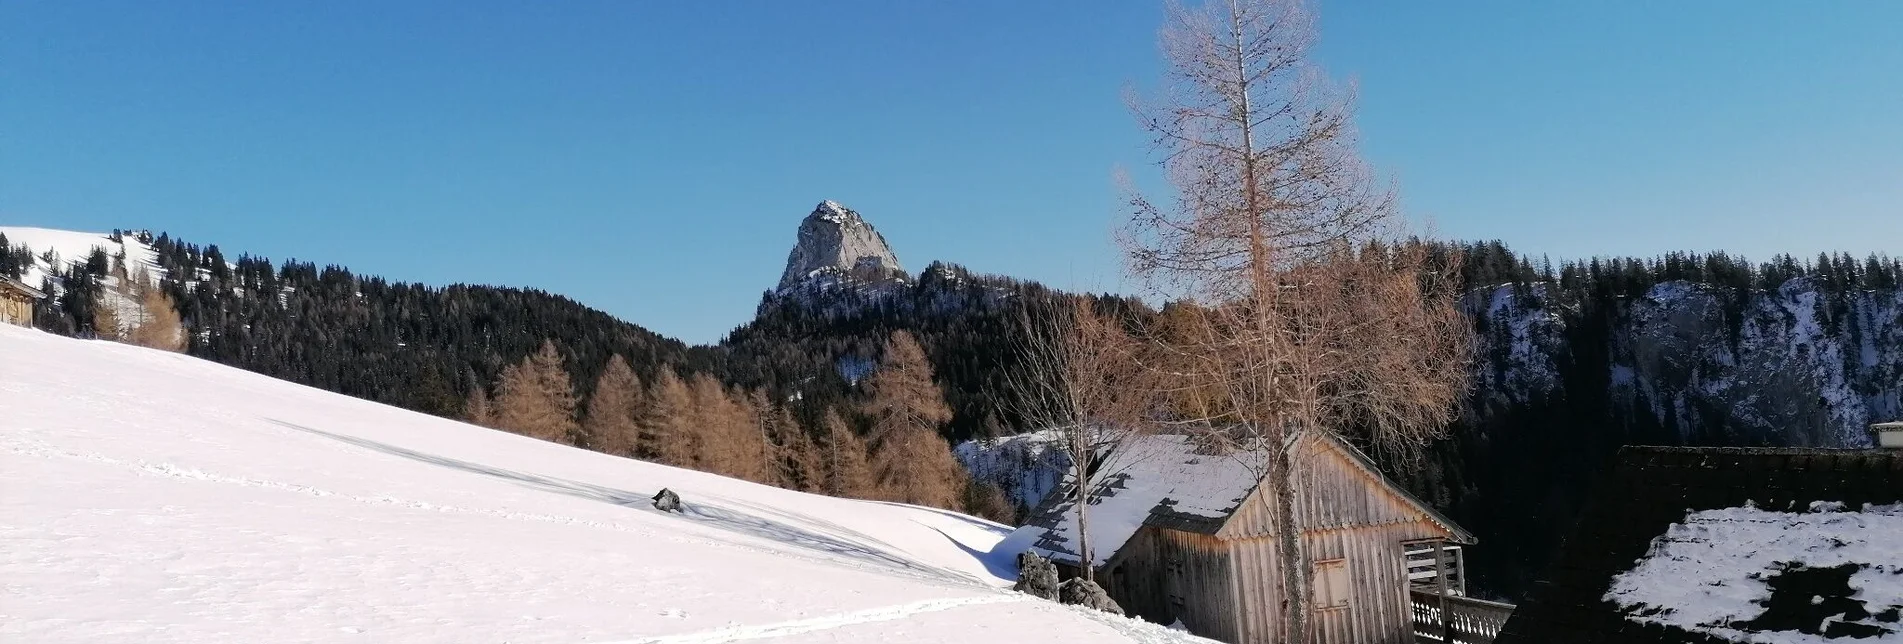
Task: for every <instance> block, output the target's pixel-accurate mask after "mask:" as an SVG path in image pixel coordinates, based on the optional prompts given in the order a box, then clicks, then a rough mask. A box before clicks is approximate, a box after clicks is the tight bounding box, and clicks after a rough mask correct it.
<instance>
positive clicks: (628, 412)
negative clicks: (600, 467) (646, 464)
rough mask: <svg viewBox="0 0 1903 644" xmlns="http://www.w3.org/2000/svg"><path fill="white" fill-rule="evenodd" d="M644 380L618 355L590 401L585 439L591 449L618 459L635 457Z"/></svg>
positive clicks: (585, 422)
mask: <svg viewBox="0 0 1903 644" xmlns="http://www.w3.org/2000/svg"><path fill="white" fill-rule="evenodd" d="M640 417H641V379H640V378H639V377H638V376H635V375H634V369H632V368H630V367H628V361H627V360H626V359H624V358H622V357H621V355H620V354H615V355H614V356H611V357H609V358H608V367H607V368H606V369H603V370H602V372H601V377H600V378H599V379H597V380H595V392H594V393H593V394H592V395H590V396H589V397H588V413H587V415H586V416H584V417H583V418H582V424H581V427H582V435H583V436H586V437H587V439H588V447H589V448H591V449H595V450H599V451H602V452H605V453H608V454H613V455H615V456H633V455H634V454H635V441H636V440H637V439H638V438H639V435H640V432H641V430H640V428H639V427H638V426H637V425H636V421H637V419H639V418H640Z"/></svg>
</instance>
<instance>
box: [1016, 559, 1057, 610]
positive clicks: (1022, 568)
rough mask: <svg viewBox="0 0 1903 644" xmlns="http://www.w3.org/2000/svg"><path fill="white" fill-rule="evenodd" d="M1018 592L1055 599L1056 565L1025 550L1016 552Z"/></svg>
mask: <svg viewBox="0 0 1903 644" xmlns="http://www.w3.org/2000/svg"><path fill="white" fill-rule="evenodd" d="M1012 588H1013V589H1015V590H1017V591H1018V592H1021V593H1025V594H1028V595H1032V596H1035V597H1042V598H1044V599H1048V600H1051V601H1057V566H1055V565H1052V564H1051V561H1050V560H1049V559H1045V558H1043V557H1039V556H1037V553H1035V552H1031V551H1029V550H1026V551H1024V552H1020V553H1018V583H1017V585H1015V586H1012Z"/></svg>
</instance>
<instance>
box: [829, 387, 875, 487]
mask: <svg viewBox="0 0 1903 644" xmlns="http://www.w3.org/2000/svg"><path fill="white" fill-rule="evenodd" d="M819 457H820V458H819V464H820V473H821V478H820V485H819V486H818V490H817V491H819V492H824V493H826V494H829V495H832V496H838V497H847V498H855V499H864V498H871V497H872V496H873V493H874V492H875V491H876V490H877V488H878V485H877V483H876V482H875V481H874V480H873V474H872V466H871V464H870V463H868V462H867V458H866V444H865V442H863V441H861V440H859V436H858V435H857V434H854V433H853V432H852V429H851V428H849V427H847V426H846V421H844V420H841V419H840V418H839V414H838V412H835V411H833V410H831V409H828V410H826V414H825V416H823V417H821V419H820V423H819Z"/></svg>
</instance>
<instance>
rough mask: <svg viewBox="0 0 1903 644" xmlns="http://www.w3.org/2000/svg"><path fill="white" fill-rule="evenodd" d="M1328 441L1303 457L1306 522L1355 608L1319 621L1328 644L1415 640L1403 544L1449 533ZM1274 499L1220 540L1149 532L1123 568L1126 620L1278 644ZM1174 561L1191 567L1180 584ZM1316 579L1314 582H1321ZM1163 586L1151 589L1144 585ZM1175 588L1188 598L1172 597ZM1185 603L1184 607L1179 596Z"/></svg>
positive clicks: (1314, 555) (1307, 545)
mask: <svg viewBox="0 0 1903 644" xmlns="http://www.w3.org/2000/svg"><path fill="white" fill-rule="evenodd" d="M1325 445H1326V444H1325V443H1321V442H1319V441H1316V442H1311V443H1309V444H1307V445H1305V446H1304V449H1302V450H1299V451H1298V455H1299V456H1298V465H1297V485H1298V488H1297V489H1299V490H1301V493H1300V494H1299V495H1298V496H1297V498H1296V507H1295V511H1296V520H1297V521H1298V522H1299V523H1300V525H1303V526H1304V527H1305V530H1304V531H1303V535H1304V536H1303V541H1304V545H1303V547H1304V550H1305V554H1306V555H1307V557H1308V561H1311V562H1313V561H1317V560H1322V559H1344V560H1346V561H1347V565H1348V575H1349V578H1350V580H1351V584H1352V589H1353V590H1352V594H1351V596H1350V599H1349V603H1348V606H1347V607H1345V608H1340V609H1331V610H1322V611H1317V612H1316V615H1315V618H1314V620H1313V621H1312V622H1311V624H1313V625H1314V626H1315V628H1316V629H1317V631H1316V632H1317V634H1318V635H1319V637H1318V638H1317V640H1316V641H1318V642H1321V643H1323V644H1387V643H1394V644H1400V643H1403V642H1409V641H1411V640H1412V638H1413V616H1412V612H1411V611H1412V603H1411V602H1410V601H1409V600H1408V596H1407V592H1408V585H1407V570H1406V566H1405V562H1404V558H1403V555H1402V552H1403V546H1402V543H1403V542H1406V541H1411V540H1417V539H1433V538H1445V537H1447V536H1448V535H1447V533H1446V532H1445V531H1444V530H1442V529H1441V528H1440V527H1439V526H1436V525H1434V524H1433V523H1432V522H1431V521H1429V520H1427V518H1426V517H1425V516H1423V515H1421V514H1420V513H1419V512H1418V511H1417V510H1415V509H1414V508H1413V507H1412V506H1410V505H1409V504H1407V502H1406V501H1404V500H1402V499H1400V498H1398V497H1395V496H1394V495H1393V494H1391V493H1389V492H1388V491H1387V489H1386V488H1385V486H1383V485H1382V484H1381V483H1380V482H1379V480H1378V479H1374V478H1372V477H1370V476H1369V475H1368V473H1366V472H1364V471H1362V470H1361V469H1360V468H1359V467H1358V466H1356V465H1355V464H1354V463H1353V462H1351V461H1349V460H1347V459H1349V458H1351V457H1349V456H1347V455H1344V454H1341V453H1340V452H1338V451H1336V450H1334V449H1333V448H1332V447H1326V446H1325ZM1271 501H1272V496H1271V495H1269V494H1267V493H1266V490H1258V491H1257V492H1256V493H1255V494H1252V495H1251V496H1250V498H1248V499H1247V500H1245V501H1244V503H1243V504H1242V507H1241V508H1239V509H1238V510H1237V512H1236V514H1235V516H1234V517H1232V518H1231V519H1230V521H1229V522H1228V524H1226V525H1225V526H1224V527H1223V530H1222V532H1221V533H1219V534H1220V539H1218V538H1215V537H1209V536H1206V535H1198V534H1190V533H1183V532H1176V531H1168V530H1159V529H1155V528H1145V529H1143V530H1140V531H1139V534H1138V536H1137V540H1138V541H1139V542H1138V543H1133V544H1132V546H1134V547H1133V548H1131V549H1130V550H1128V551H1126V552H1125V553H1124V556H1123V557H1122V558H1121V561H1120V562H1119V563H1118V565H1120V566H1121V568H1122V572H1121V575H1120V577H1119V579H1118V582H1119V583H1121V584H1123V586H1122V587H1121V588H1120V589H1118V590H1117V591H1113V593H1112V596H1113V597H1116V596H1117V595H1118V594H1122V595H1124V597H1128V599H1125V598H1124V597H1117V599H1118V601H1119V603H1122V604H1123V605H1124V607H1125V609H1126V610H1128V611H1130V612H1132V613H1135V614H1139V615H1142V616H1143V617H1144V618H1146V619H1150V620H1152V621H1156V622H1159V623H1164V624H1168V623H1170V622H1172V621H1175V619H1176V618H1178V617H1181V618H1182V619H1183V623H1184V624H1185V625H1187V626H1189V627H1190V629H1191V630H1192V631H1194V632H1196V633H1197V634H1200V635H1203V636H1205V637H1212V638H1215V639H1219V640H1222V641H1226V642H1234V643H1236V644H1269V643H1272V642H1275V641H1276V639H1277V638H1276V635H1277V633H1278V632H1279V631H1280V628H1281V617H1282V615H1281V600H1280V587H1281V571H1280V567H1279V563H1278V557H1277V555H1276V553H1277V550H1278V548H1277V545H1276V541H1275V539H1274V536H1273V535H1274V533H1273V530H1272V529H1271V528H1272V525H1273V524H1272V518H1273V514H1272V512H1271V507H1270V505H1269V504H1270V503H1271ZM1171 557H1177V558H1180V559H1181V560H1183V561H1184V562H1185V566H1186V569H1185V570H1184V571H1183V572H1182V573H1181V574H1180V576H1179V577H1171V576H1170V575H1171V571H1170V570H1169V568H1168V562H1169V561H1170V558H1171ZM1311 574H1312V573H1311ZM1145 577H1147V578H1150V579H1153V580H1157V581H1155V582H1153V583H1150V584H1148V585H1146V584H1144V583H1143V582H1142V581H1141V579H1143V578H1145ZM1169 583H1176V584H1179V585H1180V589H1178V588H1172V587H1166V586H1167V584H1169ZM1171 593H1178V594H1181V595H1182V596H1183V599H1184V606H1182V607H1180V608H1177V607H1174V606H1172V605H1171V602H1170V600H1169V596H1170V594H1171Z"/></svg>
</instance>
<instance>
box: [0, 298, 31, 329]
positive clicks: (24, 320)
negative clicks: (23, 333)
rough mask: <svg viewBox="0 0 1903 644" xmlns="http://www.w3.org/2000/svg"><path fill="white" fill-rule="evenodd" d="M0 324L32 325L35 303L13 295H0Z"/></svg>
mask: <svg viewBox="0 0 1903 644" xmlns="http://www.w3.org/2000/svg"><path fill="white" fill-rule="evenodd" d="M0 323H4V324H17V325H20V326H30V325H32V324H33V301H32V300H29V299H20V298H15V297H12V294H11V293H8V294H5V295H0Z"/></svg>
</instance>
